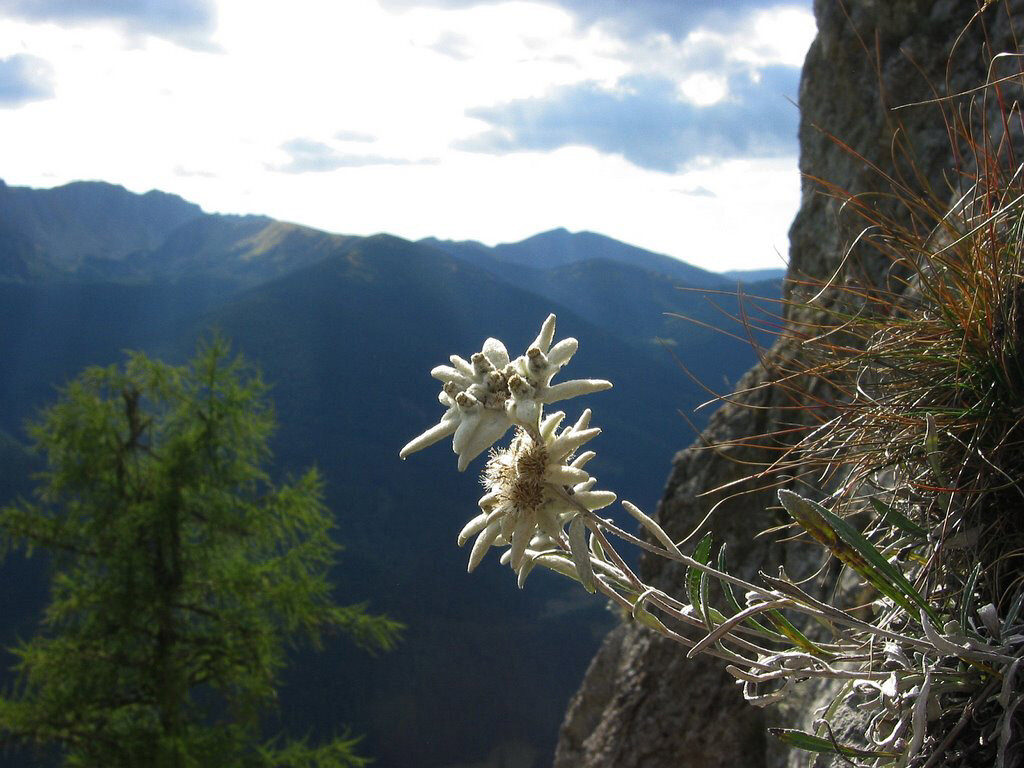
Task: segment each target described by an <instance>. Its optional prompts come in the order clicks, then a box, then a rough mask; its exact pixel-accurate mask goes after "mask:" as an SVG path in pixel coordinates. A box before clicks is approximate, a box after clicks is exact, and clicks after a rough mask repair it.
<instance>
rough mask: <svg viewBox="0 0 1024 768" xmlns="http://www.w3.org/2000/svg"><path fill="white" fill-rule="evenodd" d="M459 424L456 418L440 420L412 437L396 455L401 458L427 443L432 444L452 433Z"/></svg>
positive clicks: (419, 449) (420, 449)
mask: <svg viewBox="0 0 1024 768" xmlns="http://www.w3.org/2000/svg"><path fill="white" fill-rule="evenodd" d="M458 426H459V422H458V421H457V420H456V419H446V420H443V421H441V423H439V424H435V425H434V426H432V427H431V428H430V429H428V430H427V431H426V432H424V433H423V434H421V435H419V436H417V437H414V438H413V439H412V440H410V441H409V442H408V443H406V444H405V447H404V448H402V450H401V451H399V452H398V455H399V456H401V457H402V458H403V459H404V458H405V457H406V456H408V455H409V454H410V453H416V451H422V450H423V449H424V448H426V447H427V446H428V445H433V444H434V443H436V442H437V441H438V440H443V439H444V438H446V437H448V435H450V434H452V432H454V431H455V430H456V428H457V427H458Z"/></svg>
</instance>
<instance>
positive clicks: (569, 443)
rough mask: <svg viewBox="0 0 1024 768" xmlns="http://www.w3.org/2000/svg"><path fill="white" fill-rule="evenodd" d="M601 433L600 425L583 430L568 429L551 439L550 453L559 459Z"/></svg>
mask: <svg viewBox="0 0 1024 768" xmlns="http://www.w3.org/2000/svg"><path fill="white" fill-rule="evenodd" d="M599 434H601V430H600V428H599V427H594V428H593V429H583V430H575V429H567V430H565V431H564V432H562V434H560V435H559V436H558V437H556V438H555V439H554V440H552V441H551V445H550V447H549V449H548V450H549V453H550V455H551V457H552V458H553V459H555V460H556V461H557V460H558V458H559V457H564V456H568V455H569V454H570V453H572V452H573V451H575V450H576V449H577V448H579V447H580V446H581V445H583V444H584V443H585V442H587V440H592V439H593V438H595V437H597V436H598V435H599Z"/></svg>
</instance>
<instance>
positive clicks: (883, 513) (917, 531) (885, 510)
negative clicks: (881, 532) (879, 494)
mask: <svg viewBox="0 0 1024 768" xmlns="http://www.w3.org/2000/svg"><path fill="white" fill-rule="evenodd" d="M870 501H871V506H872V507H874V508H875V512H877V513H878V516H879V517H881V518H882V520H884V521H885V522H886V523H888V524H889V525H891V526H892V527H894V528H899V529H900V530H901V531H903V532H904V533H909V534H912V535H913V536H919V537H920V538H923V539H927V538H928V531H926V530H925V529H924V528H922V527H921V526H920V525H918V524H917V523H915V522H914V521H913V520H911V519H910V518H909V517H907V516H906V515H904V514H903V513H902V512H900V511H899V510H898V509H896V508H895V507H892V506H890V505H888V504H884V503H882V502H881V501H879V500H878V499H876V498H872V499H870Z"/></svg>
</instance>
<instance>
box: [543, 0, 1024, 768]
mask: <svg viewBox="0 0 1024 768" xmlns="http://www.w3.org/2000/svg"><path fill="white" fill-rule="evenodd" d="M814 11H815V15H816V17H817V22H818V37H817V39H816V40H815V41H814V43H813V45H812V46H811V49H810V50H809V52H808V54H807V59H806V61H805V65H804V72H803V77H802V82H801V88H800V110H801V123H800V170H801V172H802V173H803V174H805V180H804V182H803V188H802V200H801V207H800V211H799V213H798V214H797V217H796V219H795V221H794V223H793V226H792V229H791V230H790V241H791V251H790V273H789V278H790V282H789V283H787V289H788V291H789V294H790V295H794V294H796V292H799V291H801V290H804V289H803V288H802V286H801V285H800V281H802V280H805V279H806V280H811V281H814V280H818V281H820V280H827V279H828V278H829V277H830V276H831V275H832V274H833V273H835V272H836V271H837V270H840V267H841V266H842V269H843V271H845V272H846V273H848V274H850V273H855V274H857V275H859V276H861V277H862V278H866V279H867V280H869V281H871V282H874V283H875V284H883V283H884V281H885V280H886V278H887V272H888V269H889V266H890V265H889V263H888V262H887V260H886V259H885V258H884V257H883V256H881V255H879V254H877V253H875V252H871V251H867V250H864V251H856V250H855V251H853V252H852V253H851V254H850V256H849V258H845V259H844V255H845V253H846V250H847V247H848V244H849V243H850V242H851V241H852V240H853V239H854V235H855V234H856V232H858V231H859V230H860V229H861V228H862V227H863V226H864V224H863V221H861V220H860V219H858V217H857V216H856V214H855V213H854V211H853V208H854V206H846V207H844V206H843V201H844V200H845V199H847V197H848V196H851V195H857V196H859V200H862V201H865V203H866V204H867V205H868V206H870V207H871V208H872V210H873V211H874V212H875V214H874V215H882V216H891V217H895V218H896V220H898V221H902V222H903V223H904V224H909V223H910V220H909V217H908V216H907V215H906V212H905V209H903V208H902V207H901V206H898V205H895V204H893V203H891V202H888V201H887V199H886V198H882V197H875V196H873V195H872V193H874V192H882V191H888V190H889V189H890V183H889V182H888V181H887V180H886V179H885V176H886V175H887V176H889V177H891V178H896V179H901V180H902V181H903V182H904V183H905V184H906V186H907V187H908V188H909V189H912V190H915V191H917V192H918V193H922V192H923V193H926V194H931V195H932V196H933V197H934V199H936V200H941V201H943V203H944V202H945V201H948V200H949V199H950V198H951V196H952V195H953V193H954V190H953V187H952V184H953V183H954V181H955V178H954V177H953V176H952V175H951V174H950V169H951V168H952V167H953V153H952V150H951V145H950V139H949V135H948V133H947V128H946V123H945V122H944V121H943V119H942V114H941V109H940V106H939V105H937V104H935V103H932V104H927V105H919V106H903V105H912V104H918V103H919V102H924V101H928V100H931V99H934V98H935V97H936V96H940V95H943V94H945V93H957V92H960V91H964V90H967V89H969V88H972V87H975V86H978V85H979V84H981V83H983V82H984V81H985V77H986V68H987V63H988V61H989V60H990V58H991V53H992V52H998V51H1006V50H1015V46H1014V43H1013V34H1012V33H1013V28H1014V26H1018V27H1020V29H1021V30H1022V31H1024V0H1009V1H1008V2H996V3H994V4H992V6H991V7H989V8H988V9H987V10H986V12H985V14H984V17H983V20H984V23H985V27H986V28H987V44H988V46H989V48H988V50H986V49H985V48H984V47H983V43H984V42H985V39H986V38H985V37H984V36H983V35H982V32H981V27H980V25H979V24H974V25H972V26H971V28H970V30H969V31H968V33H967V34H966V35H964V36H962V37H960V33H961V32H962V31H963V30H964V28H965V27H967V26H968V23H969V22H970V20H971V18H972V16H973V15H974V13H975V12H976V11H977V6H976V5H975V3H972V2H965V1H964V0H815V4H814ZM1015 19H1016V21H1017V22H1018V23H1017V24H1016V25H1015V24H1014V20H1015ZM958 38H959V42H957V41H958ZM894 107H902V108H900V109H893V108H894ZM836 139H839V140H841V142H842V144H840V143H839V142H837V141H836ZM843 145H845V146H843ZM894 158H895V159H894ZM908 158H913V162H911V161H910V160H909V159H908ZM815 180H821V181H824V182H826V183H827V184H828V185H833V186H832V188H833V189H834V190H843V191H844V193H845V194H842V195H839V196H838V197H835V196H830V195H829V194H827V191H828V190H827V189H825V188H823V186H822V184H821V183H820V181H815ZM815 290H816V289H815ZM790 319H792V318H790ZM795 353H796V350H795V349H793V348H792V345H790V344H787V343H785V342H780V343H778V344H777V345H776V347H775V348H774V349H773V350H771V352H770V354H769V355H768V357H767V359H768V360H769V361H770V362H769V365H772V364H773V363H774V364H784V363H785V361H786V360H787V359H788V358H789V357H791V356H792V355H794V354H795ZM771 377H772V375H771V372H770V371H769V370H768V369H766V368H765V367H763V366H759V367H757V368H755V369H753V370H751V371H750V372H749V373H748V374H747V376H746V377H745V378H744V380H743V381H741V382H740V384H739V386H738V387H737V390H738V391H739V392H744V393H745V394H742V395H740V396H737V397H735V398H733V400H734V401H735V402H734V403H730V404H726V405H725V406H723V407H722V408H721V409H720V410H719V411H718V412H717V413H716V414H715V415H714V416H713V417H712V419H711V422H710V424H709V426H708V428H707V430H706V432H705V433H704V435H703V436H702V438H701V440H700V441H698V444H696V445H694V446H692V447H690V448H688V449H686V450H684V451H682V452H681V453H679V454H678V455H677V456H676V457H675V459H674V463H673V467H672V473H671V476H670V478H669V481H668V486H667V488H666V490H665V494H664V496H663V498H662V501H661V504H660V507H659V510H658V514H659V517H660V520H661V522H662V524H663V525H664V527H665V528H666V529H667V530H668V532H669V533H670V534H671V535H672V536H673V537H676V538H682V537H683V536H685V535H686V534H688V533H689V532H690V531H691V530H692V529H693V528H694V526H696V525H697V524H698V523H699V522H700V521H701V520H702V519H704V517H705V515H706V514H707V513H708V512H709V510H711V509H712V507H716V505H717V508H716V510H715V512H714V515H713V516H712V518H711V521H710V524H709V530H711V531H712V532H713V533H714V536H715V540H716V541H719V542H721V541H725V542H727V543H728V551H729V553H730V557H729V559H730V563H731V569H732V570H733V571H734V572H736V573H738V574H740V575H743V576H748V577H749V576H752V575H754V574H756V572H757V570H759V569H763V570H766V571H770V572H774V571H775V570H776V569H777V566H778V565H785V567H786V570H787V572H788V573H790V574H791V575H793V576H799V575H801V574H804V573H808V572H809V571H811V570H813V569H814V568H816V567H817V566H818V565H819V564H820V562H821V554H820V552H818V551H816V550H809V549H802V548H800V547H795V546H793V545H788V546H785V547H784V546H782V545H779V544H775V543H772V541H771V539H770V537H762V538H758V539H754V538H753V534H754V533H756V532H758V531H761V530H764V529H765V528H768V527H770V526H772V525H775V524H777V523H779V522H782V518H781V517H780V516H779V513H778V512H777V511H776V510H773V509H772V507H773V505H775V504H776V502H775V488H777V487H778V485H777V484H776V485H775V486H774V487H773V488H769V489H764V488H763V487H762V486H763V485H764V483H763V482H762V483H760V484H759V483H756V482H742V480H743V478H746V477H749V476H750V475H751V474H753V473H754V472H756V471H757V470H758V469H759V468H761V467H764V466H766V465H767V464H769V463H770V462H771V461H772V460H773V459H774V458H775V457H776V456H777V455H778V453H779V450H780V447H784V446H785V443H786V438H785V436H784V435H780V436H778V437H775V438H768V439H762V440H759V441H755V442H754V443H750V444H737V442H736V441H737V440H742V439H743V438H744V437H749V436H755V435H769V434H771V433H773V432H779V431H780V430H786V429H787V428H788V427H790V426H792V424H793V423H794V421H798V420H799V416H798V411H797V410H796V408H795V407H794V406H798V405H799V403H796V402H794V401H793V399H792V396H791V394H790V393H789V391H788V390H787V389H786V388H784V387H780V386H768V385H765V382H766V381H769V380H770V379H771ZM714 443H724V444H725V446H726V447H723V448H720V449H716V450H709V449H707V448H706V447H702V446H707V445H709V444H714ZM724 486H728V488H727V489H726V490H723V491H720V492H713V493H710V494H708V495H701V494H704V493H705V492H707V491H708V490H709V489H714V488H720V487H724ZM691 546H692V544H691ZM642 570H643V575H644V577H645V578H647V579H648V580H651V581H652V582H653V583H655V584H657V585H659V586H662V587H664V588H672V589H678V588H679V585H680V584H681V583H682V579H683V573H682V572H681V570H680V569H679V568H677V567H675V566H673V565H671V564H669V563H666V562H663V561H659V560H657V559H654V558H648V559H647V560H645V561H643V563H642ZM810 708H811V704H810V702H809V701H803V702H800V701H793V702H790V703H789V706H788V707H784V708H780V707H774V708H771V709H769V710H767V711H762V710H758V709H755V708H754V707H751V706H750V705H748V704H747V703H746V702H744V701H743V699H742V696H741V693H740V690H739V688H738V687H737V685H736V683H735V682H734V681H733V679H732V678H731V677H730V676H729V675H727V674H726V673H725V672H724V670H723V665H722V663H721V662H719V661H717V660H715V659H705V658H700V659H696V660H692V661H687V660H686V659H685V658H684V653H683V652H682V651H681V649H680V647H679V646H676V645H674V644H672V643H670V642H668V641H665V640H662V639H661V638H659V637H655V636H653V634H652V633H650V632H648V631H647V630H645V629H642V628H639V627H636V626H628V627H626V626H623V627H620V628H619V629H617V630H615V631H614V632H612V633H611V635H609V637H608V638H607V640H606V641H605V643H604V645H603V646H602V648H601V649H600V650H599V652H598V654H597V656H596V658H595V659H594V661H593V662H592V664H591V667H590V669H589V671H588V672H587V675H586V678H585V679H584V682H583V685H582V687H581V688H580V690H579V692H578V693H577V695H576V696H575V698H574V699H573V701H572V703H571V704H570V707H569V711H568V713H567V715H566V719H565V722H564V724H563V726H562V731H561V737H560V740H559V744H558V748H557V752H556V755H555V761H554V765H555V768H613V767H614V768H704V767H707V768H710V767H711V766H745V767H749V768H762V767H763V768H768V767H769V766H773V767H774V766H781V765H784V764H786V762H787V760H788V759H789V756H788V755H787V754H786V753H785V751H784V750H783V749H782V748H781V747H780V746H779V745H777V744H776V743H775V742H774V740H773V739H769V738H768V737H767V736H766V735H765V733H764V730H765V727H766V725H767V724H768V722H767V721H768V720H769V719H771V720H772V721H773V722H779V721H781V722H787V723H793V722H796V721H799V720H801V719H806V717H807V716H808V715H809V712H810Z"/></svg>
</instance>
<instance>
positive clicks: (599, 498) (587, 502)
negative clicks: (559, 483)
mask: <svg viewBox="0 0 1024 768" xmlns="http://www.w3.org/2000/svg"><path fill="white" fill-rule="evenodd" d="M575 499H576V501H578V502H579V503H580V504H582V505H583V506H584V507H586V508H587V509H589V510H590V511H591V512H593V511H595V510H598V509H604V508H605V507H607V506H608V505H609V504H611V503H612V502H614V501H615V494H614V493H612V492H611V491H582V492H581V493H577V494H576V495H575Z"/></svg>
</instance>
